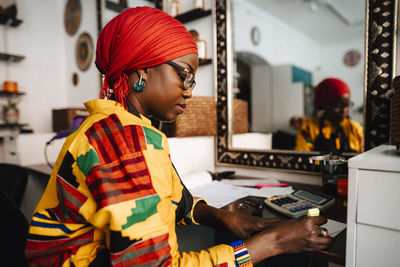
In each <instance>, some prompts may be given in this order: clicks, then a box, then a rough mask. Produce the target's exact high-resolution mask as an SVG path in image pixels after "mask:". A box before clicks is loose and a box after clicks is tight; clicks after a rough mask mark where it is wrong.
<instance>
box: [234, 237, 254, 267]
mask: <svg viewBox="0 0 400 267" xmlns="http://www.w3.org/2000/svg"><path fill="white" fill-rule="evenodd" d="M229 245H231V246H232V247H233V253H234V254H235V259H236V266H237V267H253V263H252V261H251V259H250V254H249V252H248V251H247V248H246V246H245V245H244V243H243V241H242V240H235V241H233V242H232V243H230V244H229Z"/></svg>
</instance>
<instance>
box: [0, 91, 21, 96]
mask: <svg viewBox="0 0 400 267" xmlns="http://www.w3.org/2000/svg"><path fill="white" fill-rule="evenodd" d="M24 94H25V93H24V92H7V91H4V90H0V97H1V96H6V97H9V96H20V95H24Z"/></svg>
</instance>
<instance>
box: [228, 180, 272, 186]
mask: <svg viewBox="0 0 400 267" xmlns="http://www.w3.org/2000/svg"><path fill="white" fill-rule="evenodd" d="M221 181H222V182H224V183H227V184H231V185H236V186H256V184H277V183H279V181H278V180H275V179H222V180H221Z"/></svg>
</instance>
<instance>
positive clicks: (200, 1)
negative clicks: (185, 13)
mask: <svg viewBox="0 0 400 267" xmlns="http://www.w3.org/2000/svg"><path fill="white" fill-rule="evenodd" d="M193 5H194V8H200V9H204V0H194V1H193Z"/></svg>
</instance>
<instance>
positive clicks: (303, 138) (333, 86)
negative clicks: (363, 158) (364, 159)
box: [296, 78, 363, 153]
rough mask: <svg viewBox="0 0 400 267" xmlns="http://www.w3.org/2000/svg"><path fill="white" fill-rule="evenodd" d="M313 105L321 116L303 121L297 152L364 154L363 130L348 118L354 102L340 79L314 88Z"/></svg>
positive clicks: (347, 88)
mask: <svg viewBox="0 0 400 267" xmlns="http://www.w3.org/2000/svg"><path fill="white" fill-rule="evenodd" d="M314 102H315V108H316V110H317V112H318V113H320V115H318V116H316V117H313V118H306V119H303V121H302V124H301V127H300V129H299V131H298V134H297V138H296V150H301V151H323V152H357V153H360V152H362V148H363V132H362V128H361V126H360V124H359V123H358V122H356V121H353V120H351V119H350V118H349V111H350V108H351V106H352V102H351V101H350V89H349V87H348V85H347V84H346V83H345V82H343V81H342V80H340V79H337V78H327V79H325V80H323V81H322V82H320V83H319V84H318V85H317V87H315V93H314Z"/></svg>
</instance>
